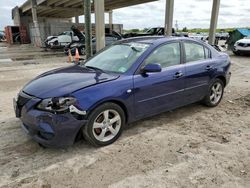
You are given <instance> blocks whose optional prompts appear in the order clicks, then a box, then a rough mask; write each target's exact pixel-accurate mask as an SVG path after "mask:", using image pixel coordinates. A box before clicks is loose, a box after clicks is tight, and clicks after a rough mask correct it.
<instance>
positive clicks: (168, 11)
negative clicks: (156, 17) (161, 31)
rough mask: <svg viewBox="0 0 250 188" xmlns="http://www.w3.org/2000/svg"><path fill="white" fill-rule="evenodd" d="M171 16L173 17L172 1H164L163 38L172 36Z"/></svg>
mask: <svg viewBox="0 0 250 188" xmlns="http://www.w3.org/2000/svg"><path fill="white" fill-rule="evenodd" d="M173 15H174V0H166V10H165V36H172V28H173Z"/></svg>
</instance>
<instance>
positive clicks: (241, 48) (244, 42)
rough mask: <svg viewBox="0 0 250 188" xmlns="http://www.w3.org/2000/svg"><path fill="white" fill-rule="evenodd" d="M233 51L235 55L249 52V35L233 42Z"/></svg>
mask: <svg viewBox="0 0 250 188" xmlns="http://www.w3.org/2000/svg"><path fill="white" fill-rule="evenodd" d="M233 53H234V54H236V55H241V54H250V36H248V37H245V38H243V39H240V40H238V41H237V42H235V44H234V48H233Z"/></svg>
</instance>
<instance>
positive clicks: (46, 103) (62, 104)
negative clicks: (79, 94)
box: [37, 97, 76, 112]
mask: <svg viewBox="0 0 250 188" xmlns="http://www.w3.org/2000/svg"><path fill="white" fill-rule="evenodd" d="M74 104H76V99H75V98H73V97H53V98H48V99H44V100H42V102H40V103H39V104H38V105H37V108H38V109H40V110H45V111H54V112H64V111H67V110H69V107H70V106H71V105H74Z"/></svg>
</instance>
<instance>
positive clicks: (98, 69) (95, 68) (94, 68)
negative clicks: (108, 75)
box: [85, 65, 105, 72]
mask: <svg viewBox="0 0 250 188" xmlns="http://www.w3.org/2000/svg"><path fill="white" fill-rule="evenodd" d="M85 67H87V68H89V69H93V70H97V71H101V72H105V71H104V70H102V69H100V68H97V67H92V66H88V65H87V66H85Z"/></svg>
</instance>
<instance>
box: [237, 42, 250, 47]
mask: <svg viewBox="0 0 250 188" xmlns="http://www.w3.org/2000/svg"><path fill="white" fill-rule="evenodd" d="M238 45H239V46H241V47H250V43H249V44H247V43H239V44H238Z"/></svg>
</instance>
